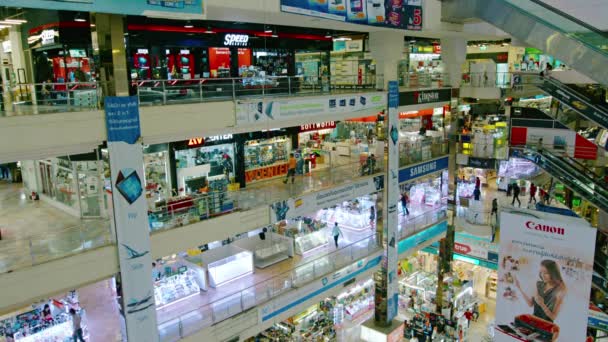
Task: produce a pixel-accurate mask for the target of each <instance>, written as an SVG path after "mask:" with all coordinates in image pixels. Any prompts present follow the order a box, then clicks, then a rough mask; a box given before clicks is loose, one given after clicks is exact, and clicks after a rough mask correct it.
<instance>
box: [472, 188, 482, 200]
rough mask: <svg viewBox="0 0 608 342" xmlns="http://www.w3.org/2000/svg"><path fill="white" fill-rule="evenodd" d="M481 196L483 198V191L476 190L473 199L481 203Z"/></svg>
mask: <svg viewBox="0 0 608 342" xmlns="http://www.w3.org/2000/svg"><path fill="white" fill-rule="evenodd" d="M480 196H481V190H479V188H475V190H473V199H474V200H476V201H479V197H480Z"/></svg>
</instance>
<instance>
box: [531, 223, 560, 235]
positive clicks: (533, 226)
mask: <svg viewBox="0 0 608 342" xmlns="http://www.w3.org/2000/svg"><path fill="white" fill-rule="evenodd" d="M526 228H528V229H530V230H540V231H541V232H545V233H551V234H558V235H564V234H565V232H566V230H565V229H564V228H562V227H554V226H549V225H546V224H541V223H536V222H534V221H528V222H526Z"/></svg>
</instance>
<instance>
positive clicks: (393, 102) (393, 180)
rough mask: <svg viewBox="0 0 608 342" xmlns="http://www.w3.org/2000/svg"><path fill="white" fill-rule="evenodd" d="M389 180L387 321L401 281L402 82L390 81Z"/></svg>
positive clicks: (396, 305) (393, 310)
mask: <svg viewBox="0 0 608 342" xmlns="http://www.w3.org/2000/svg"><path fill="white" fill-rule="evenodd" d="M388 99H389V100H388V127H389V137H388V179H387V184H386V189H387V190H386V192H387V194H386V198H387V207H388V211H387V220H386V223H387V224H386V239H387V243H386V246H387V250H386V260H387V262H386V268H387V269H386V273H385V274H386V275H387V276H388V279H387V317H386V318H387V323H390V322H391V321H392V320H393V319H394V318H395V317H397V311H398V308H399V281H398V279H397V264H398V263H399V251H398V243H399V241H398V237H397V226H398V225H399V222H398V221H399V211H398V210H397V203H398V202H399V195H400V193H399V112H398V110H397V107H399V83H398V82H397V81H389V82H388Z"/></svg>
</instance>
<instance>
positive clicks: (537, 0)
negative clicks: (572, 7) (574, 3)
mask: <svg viewBox="0 0 608 342" xmlns="http://www.w3.org/2000/svg"><path fill="white" fill-rule="evenodd" d="M529 1H530V2H533V3H535V4H537V5H539V6H542V7H544V8H546V9H547V10H549V11H551V12H553V13H555V14H558V15H559V16H562V17H564V18H566V19H568V20H570V21H573V22H575V23H576V24H577V25H580V26H582V27H584V28H586V29H587V30H589V31H593V32H594V33H597V34H599V35H601V36H603V37H604V38H606V39H608V33H606V32H604V31H602V30H600V29H598V28H597V27H595V26H592V25H589V23H586V22H584V21H581V20H580V19H577V18H575V17H573V16H571V15H570V14H568V13H565V12H563V11H561V10H559V9H557V8H555V7H553V6H551V5H549V4H546V3H544V2H543V1H540V0H529Z"/></svg>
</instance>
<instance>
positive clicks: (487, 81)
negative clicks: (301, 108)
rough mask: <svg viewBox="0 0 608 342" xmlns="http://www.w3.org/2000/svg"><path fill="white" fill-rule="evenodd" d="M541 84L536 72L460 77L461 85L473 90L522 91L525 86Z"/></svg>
mask: <svg viewBox="0 0 608 342" xmlns="http://www.w3.org/2000/svg"><path fill="white" fill-rule="evenodd" d="M542 83H543V78H542V77H541V76H540V74H539V73H538V72H493V73H485V72H472V73H466V74H463V75H462V81H461V84H462V85H467V86H471V87H474V88H511V89H513V90H523V87H524V86H527V85H538V84H542Z"/></svg>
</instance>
